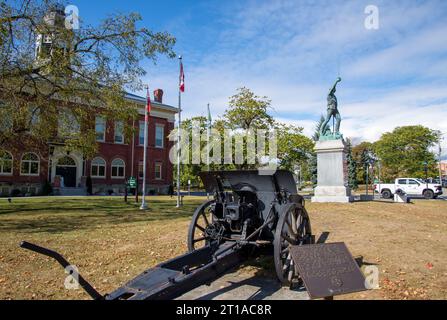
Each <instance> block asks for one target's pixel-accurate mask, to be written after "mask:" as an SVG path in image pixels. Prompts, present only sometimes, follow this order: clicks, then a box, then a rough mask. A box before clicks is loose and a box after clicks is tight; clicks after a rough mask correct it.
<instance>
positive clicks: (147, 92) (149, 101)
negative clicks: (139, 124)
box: [145, 87, 151, 121]
mask: <svg viewBox="0 0 447 320" xmlns="http://www.w3.org/2000/svg"><path fill="white" fill-rule="evenodd" d="M146 90H147V91H146V100H147V102H146V109H147V116H149V113H150V112H151V96H150V95H149V87H147V89H146ZM145 120H146V121H147V120H148V119H147V118H146V119H145Z"/></svg>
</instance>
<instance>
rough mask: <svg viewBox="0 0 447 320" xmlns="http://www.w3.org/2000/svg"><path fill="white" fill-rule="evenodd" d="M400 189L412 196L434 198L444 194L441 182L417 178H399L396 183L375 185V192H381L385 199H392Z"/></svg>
mask: <svg viewBox="0 0 447 320" xmlns="http://www.w3.org/2000/svg"><path fill="white" fill-rule="evenodd" d="M400 191H403V192H405V193H406V194H408V195H412V196H423V197H424V198H426V199H434V198H436V197H437V196H439V195H441V194H442V186H441V185H440V184H439V183H428V182H424V181H423V180H421V179H415V178H397V179H396V180H395V181H394V183H383V184H376V185H374V192H377V193H380V194H381V195H382V197H383V198H384V199H390V198H392V197H393V195H394V194H395V193H398V192H400Z"/></svg>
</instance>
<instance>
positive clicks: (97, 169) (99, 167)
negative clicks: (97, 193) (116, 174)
mask: <svg viewBox="0 0 447 320" xmlns="http://www.w3.org/2000/svg"><path fill="white" fill-rule="evenodd" d="M105 176H106V161H105V160H104V159H103V158H95V159H93V160H92V177H94V178H105Z"/></svg>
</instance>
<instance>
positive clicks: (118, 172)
mask: <svg viewBox="0 0 447 320" xmlns="http://www.w3.org/2000/svg"><path fill="white" fill-rule="evenodd" d="M125 168H126V165H125V163H124V161H123V160H122V159H115V160H113V161H112V178H124V173H125V171H126V170H125Z"/></svg>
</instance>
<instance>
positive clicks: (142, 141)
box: [138, 121, 144, 146]
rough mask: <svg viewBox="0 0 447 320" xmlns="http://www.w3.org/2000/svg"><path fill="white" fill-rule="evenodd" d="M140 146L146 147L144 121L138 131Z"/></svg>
mask: <svg viewBox="0 0 447 320" xmlns="http://www.w3.org/2000/svg"><path fill="white" fill-rule="evenodd" d="M138 144H139V145H140V146H144V121H140V125H139V131H138Z"/></svg>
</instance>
